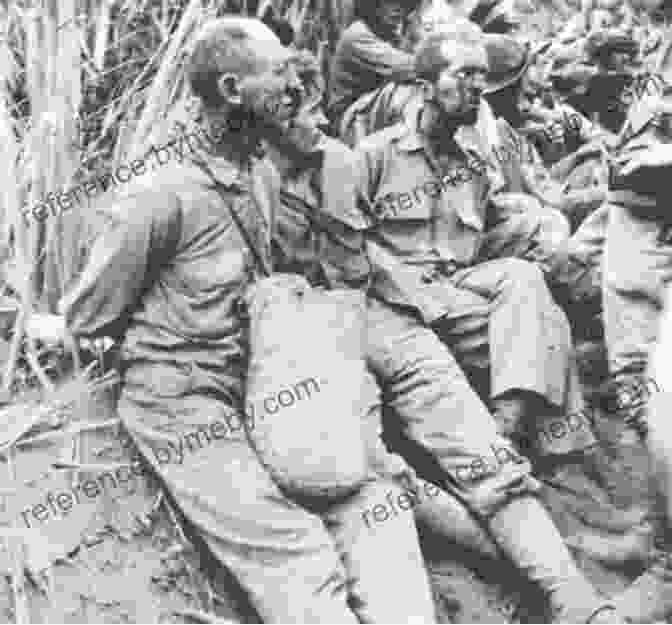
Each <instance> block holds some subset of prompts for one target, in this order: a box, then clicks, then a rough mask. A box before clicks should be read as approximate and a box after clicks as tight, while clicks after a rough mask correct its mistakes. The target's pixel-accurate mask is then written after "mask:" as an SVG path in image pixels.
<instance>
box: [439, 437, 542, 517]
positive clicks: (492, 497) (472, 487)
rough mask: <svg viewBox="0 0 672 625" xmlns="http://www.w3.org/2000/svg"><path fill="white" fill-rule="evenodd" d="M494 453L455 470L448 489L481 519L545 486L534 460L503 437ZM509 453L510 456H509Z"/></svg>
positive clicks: (448, 482) (447, 482)
mask: <svg viewBox="0 0 672 625" xmlns="http://www.w3.org/2000/svg"><path fill="white" fill-rule="evenodd" d="M499 445H500V446H499V447H493V453H491V454H489V456H486V455H484V456H483V457H479V458H477V459H476V460H473V461H472V462H471V464H470V465H466V466H464V467H463V468H462V469H459V468H457V469H455V470H454V471H452V472H451V477H452V479H449V480H447V481H446V488H447V490H448V491H449V492H451V493H453V494H454V495H455V496H456V497H457V498H458V499H460V500H461V501H463V502H464V503H465V505H466V506H467V507H468V508H469V509H470V510H471V511H472V513H473V514H474V515H476V516H477V517H479V518H481V519H487V518H489V517H491V516H492V515H493V514H495V513H496V512H497V511H498V510H499V509H500V508H501V507H502V506H504V505H506V503H507V502H509V501H510V500H511V499H513V498H515V497H519V496H520V495H525V494H529V495H533V494H535V493H538V492H539V490H540V488H541V485H540V483H539V482H538V481H537V480H536V479H535V478H534V477H532V475H531V471H532V466H531V464H530V461H529V460H528V459H527V458H525V457H523V456H521V455H520V454H518V453H517V452H516V451H515V450H513V449H512V448H511V447H510V445H509V444H508V443H505V442H504V441H503V439H502V443H500V444H499ZM504 452H506V453H504ZM505 456H506V457H505Z"/></svg>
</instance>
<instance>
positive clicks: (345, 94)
mask: <svg viewBox="0 0 672 625" xmlns="http://www.w3.org/2000/svg"><path fill="white" fill-rule="evenodd" d="M418 2H419V0H357V2H356V3H355V21H354V22H353V23H352V24H351V25H350V26H349V27H348V28H346V30H345V31H344V32H343V34H342V36H341V39H340V40H339V42H338V45H337V47H336V52H335V53H334V58H333V59H332V66H331V94H330V99H329V108H328V115H329V118H330V119H331V120H332V122H333V123H334V125H335V126H336V125H337V124H338V122H339V120H340V118H341V116H342V115H343V113H344V112H345V110H346V109H347V108H348V107H349V106H350V105H351V104H353V103H354V102H355V101H356V100H357V99H358V98H359V97H360V96H362V95H363V94H365V93H367V92H370V91H374V90H376V89H378V88H379V87H381V86H382V85H384V84H385V83H387V82H395V81H405V80H413V79H414V78H415V72H414V70H413V57H412V56H411V55H410V54H407V53H406V52H403V51H402V50H400V49H399V48H398V47H397V46H399V45H400V43H401V39H402V28H403V25H404V22H405V20H406V17H407V16H408V14H409V13H410V12H411V11H413V9H414V8H415V7H416V6H417V4H418Z"/></svg>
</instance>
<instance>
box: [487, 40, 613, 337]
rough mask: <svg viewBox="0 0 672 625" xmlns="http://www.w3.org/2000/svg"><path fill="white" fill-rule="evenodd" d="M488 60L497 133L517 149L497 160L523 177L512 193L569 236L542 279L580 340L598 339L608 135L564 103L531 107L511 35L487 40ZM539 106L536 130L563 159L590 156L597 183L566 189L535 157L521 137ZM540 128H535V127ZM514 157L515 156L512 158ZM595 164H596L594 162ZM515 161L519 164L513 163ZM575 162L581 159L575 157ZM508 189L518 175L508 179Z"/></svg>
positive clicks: (527, 57)
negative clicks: (537, 205)
mask: <svg viewBox="0 0 672 625" xmlns="http://www.w3.org/2000/svg"><path fill="white" fill-rule="evenodd" d="M486 49H487V51H488V59H489V60H490V61H491V63H492V65H491V67H490V71H489V73H488V86H487V87H486V90H485V94H486V98H487V100H488V102H490V104H491V105H492V109H493V112H494V113H495V115H497V116H498V117H499V118H500V119H499V127H500V129H501V131H502V132H503V133H504V134H505V136H507V137H508V140H509V144H510V145H512V146H515V149H510V150H509V151H508V152H507V154H506V157H507V158H506V159H500V165H501V167H502V168H503V169H504V170H509V171H511V170H512V168H513V167H512V166H513V165H514V164H515V169H513V171H520V172H522V173H523V174H524V175H523V176H519V177H518V178H520V181H519V182H518V183H517V185H518V186H516V187H514V189H516V190H522V191H525V192H527V193H530V194H532V195H534V196H536V197H538V198H539V199H540V200H541V201H542V204H543V205H544V207H545V210H546V211H547V215H546V217H545V221H546V223H547V225H546V227H547V229H549V230H555V231H559V232H564V231H565V230H564V229H565V228H566V225H565V224H563V223H562V218H560V220H559V219H558V218H559V217H561V216H560V215H558V211H559V212H561V213H562V214H563V215H564V216H565V217H566V218H567V219H569V220H570V226H571V230H572V231H575V232H574V233H573V234H572V235H571V236H570V237H565V238H564V239H563V240H562V241H561V243H560V244H559V246H558V247H557V250H558V252H557V254H558V257H559V258H561V259H563V260H562V262H556V263H554V264H553V266H552V270H551V271H549V272H547V273H546V277H547V279H548V281H549V285H550V287H551V289H552V291H553V293H554V295H555V296H556V298H557V299H558V301H559V302H560V303H561V304H562V305H563V307H564V308H565V310H566V311H567V313H568V315H569V317H570V320H571V321H572V326H573V327H574V328H575V331H576V333H577V335H579V336H581V337H589V336H595V335H600V334H601V332H602V330H601V320H600V317H599V313H600V312H601V275H602V274H601V267H602V250H603V244H604V236H605V232H606V207H605V206H604V201H605V199H606V174H605V175H604V176H602V177H603V178H605V181H604V183H603V184H596V183H598V182H599V180H600V177H599V166H600V161H601V160H603V159H602V153H603V152H604V148H603V147H601V146H602V145H603V144H602V141H603V140H606V138H607V134H606V133H604V132H601V131H600V130H599V129H598V128H597V127H595V126H594V125H592V124H590V122H588V120H586V119H585V118H584V117H583V116H582V115H580V114H579V113H578V112H576V111H575V110H573V109H572V108H571V107H570V106H569V105H566V104H558V105H555V106H554V107H553V109H545V107H543V105H541V104H540V103H533V100H534V99H535V94H534V89H533V86H532V85H531V79H530V76H529V67H530V64H531V62H532V60H531V56H532V55H531V54H530V52H529V51H528V50H526V48H525V47H524V46H523V45H522V44H520V43H518V42H517V41H516V40H514V39H513V38H511V37H506V36H490V37H488V38H487V39H486ZM533 106H534V107H536V108H537V109H542V108H544V109H545V110H544V111H543V112H542V113H540V114H537V115H535V118H536V120H539V119H540V118H541V119H543V121H542V123H540V124H538V125H539V126H540V127H541V129H542V130H543V131H544V132H546V129H548V128H552V129H553V133H554V134H555V136H556V137H557V138H558V139H559V141H558V142H557V146H558V148H559V149H561V152H560V153H559V154H557V156H561V155H563V154H567V155H569V157H570V158H571V156H572V155H571V154H570V152H571V151H573V150H576V149H577V148H579V147H580V146H581V145H585V146H586V147H585V148H584V154H585V156H586V158H587V157H589V156H591V155H592V157H593V160H592V161H590V162H589V163H588V164H587V166H590V167H591V172H592V174H593V175H594V176H595V177H596V179H595V180H593V181H590V183H589V184H587V185H586V187H585V188H583V189H577V190H575V191H566V190H565V188H564V187H563V186H561V185H560V183H559V182H557V181H556V180H554V179H553V178H552V177H551V176H550V175H549V173H548V171H547V170H546V167H545V166H544V163H543V162H542V161H541V159H540V157H539V154H538V153H537V151H536V149H535V147H534V146H533V145H532V144H531V142H530V141H528V140H527V139H526V136H523V135H522V134H521V133H520V132H518V131H519V130H520V129H526V128H527V129H529V125H528V122H529V119H530V116H531V115H530V111H531V109H532V108H533ZM535 123H537V122H535ZM514 154H515V156H516V157H517V158H516V159H514V158H513V155H514ZM595 159H597V164H596V163H595ZM514 160H515V161H516V162H515V163H514ZM576 160H577V162H579V159H578V157H577V159H576ZM508 178H509V180H511V181H512V183H513V182H514V181H515V177H514V176H513V175H512V173H511V174H509V175H508ZM566 232H567V234H569V231H566Z"/></svg>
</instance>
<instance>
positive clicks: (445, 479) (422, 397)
mask: <svg viewBox="0 0 672 625" xmlns="http://www.w3.org/2000/svg"><path fill="white" fill-rule="evenodd" d="M452 51H453V52H458V51H459V47H458V48H457V49H453V50H452ZM482 62H483V63H484V61H482ZM446 96H447V97H449V96H448V94H446ZM302 135H303V133H297V136H295V137H294V139H293V140H288V137H287V136H283V137H282V138H281V137H279V136H276V138H275V139H272V140H271V141H270V142H269V143H270V145H269V149H270V151H271V154H272V157H273V158H274V160H275V161H276V162H277V163H279V164H280V166H281V169H282V172H283V173H282V177H283V179H284V180H285V184H284V189H283V198H284V201H283V210H282V213H281V214H282V215H283V217H282V218H281V219H279V221H278V226H279V227H280V228H282V229H281V230H279V231H278V234H277V235H276V237H275V243H276V253H277V254H278V257H279V259H280V260H279V262H280V263H281V264H282V265H284V266H286V267H287V268H292V269H293V270H294V271H299V272H300V273H302V274H304V275H309V276H311V279H313V280H316V281H319V282H321V283H323V284H325V283H326V284H330V285H332V284H334V283H336V284H338V282H339V281H345V283H346V284H348V285H350V286H355V285H357V284H362V283H364V282H365V280H364V278H365V276H366V273H367V262H366V259H365V257H363V256H362V251H361V250H362V244H363V239H362V234H363V230H365V229H366V227H367V223H366V222H365V221H364V220H362V216H361V215H360V214H359V212H358V210H357V196H358V193H359V189H358V188H357V187H356V185H355V183H354V179H355V177H356V176H357V175H358V174H359V173H360V172H359V171H358V169H359V168H360V167H362V164H361V161H358V160H352V159H351V158H349V157H348V151H347V149H346V148H344V147H343V146H340V145H338V144H337V143H335V142H333V140H327V139H323V140H322V141H323V143H322V144H321V147H317V146H319V145H320V144H319V143H318V144H311V142H305V141H303V139H302V138H301V136H302ZM374 140H375V135H374ZM306 145H308V146H310V149H309V152H311V154H308V155H306V154H304V155H303V156H300V153H301V151H305V149H306V147H305V146H306ZM299 146H304V147H303V148H300V147H299ZM315 150H316V151H317V152H318V153H317V154H313V153H312V152H313V151H315ZM292 154H293V156H292ZM397 175H398V174H397ZM367 188H368V185H367ZM423 214H424V213H423ZM424 215H425V216H426V214H424ZM410 218H411V219H412V222H411V221H407V222H405V223H406V224H407V225H408V227H409V228H411V227H413V225H415V224H418V227H419V223H422V220H418V219H416V218H414V216H413V215H411V216H410ZM418 222H419V223H418ZM283 224H284V225H283ZM400 225H403V224H400ZM358 240H359V242H358ZM411 241H412V239H409V240H408V242H409V243H411ZM381 253H382V254H383V255H384V254H385V251H384V250H383V249H382V248H379V249H378V251H374V256H375V255H376V254H378V255H379V254H381ZM373 260H374V265H375V264H376V262H377V261H376V259H375V258H374V259H373ZM501 262H502V267H501V271H500V273H499V274H498V276H497V279H499V280H500V281H501V283H502V284H501V286H500V287H499V289H498V292H499V294H500V295H501V297H502V305H504V306H505V304H504V300H505V299H507V298H509V297H510V296H513V297H514V299H515V304H514V300H509V301H511V304H512V305H513V306H515V308H516V311H517V314H523V313H524V306H523V301H522V300H521V299H520V298H517V295H515V291H516V290H517V287H516V284H517V283H518V281H521V280H522V282H523V283H524V286H523V287H522V288H523V289H526V288H527V287H531V288H533V289H535V293H539V294H541V296H542V299H543V303H541V304H540V305H541V306H542V307H543V306H548V307H549V308H548V309H546V310H547V311H548V313H549V314H550V317H551V320H552V321H551V323H553V322H555V321H557V322H558V323H560V324H562V323H563V322H562V317H561V315H560V316H558V312H559V311H557V309H554V308H553V307H552V303H551V302H550V301H549V299H548V294H547V291H544V290H543V289H544V288H545V287H543V279H542V278H541V273H540V272H539V270H538V269H536V268H535V267H534V266H533V265H531V264H529V265H528V264H526V263H525V262H524V261H518V260H513V259H511V260H507V261H501ZM380 266H381V265H380V264H378V267H380ZM394 267H396V265H394ZM388 268H389V265H388ZM516 268H520V271H518V272H517V271H516ZM401 269H402V270H403V269H404V267H403V266H401ZM375 270H376V269H374V271H375ZM392 271H394V269H392ZM507 271H510V279H509V277H508V276H507V275H506V272H507ZM373 279H374V282H373V288H372V297H371V298H370V303H369V338H368V343H369V358H368V360H369V364H370V367H371V369H372V370H373V371H374V372H375V374H376V377H377V378H378V380H379V383H380V385H381V389H382V392H383V401H384V402H385V404H386V405H387V406H388V407H389V408H390V409H391V410H392V411H393V414H394V415H395V416H396V419H397V420H398V422H399V423H400V424H401V425H400V427H401V429H402V430H403V432H404V434H405V435H406V437H407V438H408V439H409V440H410V441H411V442H412V443H414V444H415V445H417V446H418V447H419V448H420V449H422V450H424V451H425V452H426V454H427V455H428V456H429V457H431V459H432V460H433V467H434V474H433V475H432V480H433V481H435V482H436V483H437V484H441V485H442V486H443V487H444V488H445V490H447V491H449V492H452V493H455V494H457V495H458V497H459V498H460V499H461V500H462V501H464V502H465V503H466V504H467V506H468V507H469V509H470V511H471V512H472V514H473V515H474V516H476V517H477V518H478V519H479V520H480V521H482V522H483V523H484V524H485V526H486V528H487V530H488V531H489V533H490V534H491V535H492V537H493V539H494V541H495V543H496V544H497V545H498V546H499V548H500V549H501V550H502V551H503V552H504V553H505V554H506V555H507V556H508V557H510V558H511V559H512V560H513V562H514V563H515V564H516V565H517V566H519V567H520V568H521V569H522V570H523V571H524V572H525V573H526V575H527V576H529V578H530V579H532V580H534V581H536V582H537V583H539V584H540V585H541V587H542V588H543V589H544V590H545V591H546V592H547V593H548V594H549V598H550V603H551V606H552V608H553V610H554V612H555V615H554V616H555V618H556V619H557V621H558V622H565V621H567V620H570V621H577V622H578V621H580V622H612V620H614V619H615V620H618V619H619V618H620V617H619V616H618V615H617V614H615V613H614V612H613V611H611V610H610V608H609V602H608V601H605V600H604V599H602V598H600V597H599V596H598V595H597V594H596V592H595V591H594V590H593V589H592V588H591V587H590V585H589V584H588V582H587V581H586V580H585V579H584V578H583V576H582V575H581V573H580V572H579V571H578V569H577V568H576V565H575V563H574V562H573V560H572V558H571V556H570V554H569V552H568V551H567V549H566V547H565V545H564V543H563V541H562V538H561V536H560V535H559V533H558V531H557V529H556V528H555V526H554V524H553V522H552V520H551V519H550V517H549V516H548V514H547V512H546V511H545V510H544V508H543V506H542V505H541V504H540V502H539V501H538V500H537V499H536V498H535V497H534V493H535V492H536V490H537V488H538V484H537V483H536V481H535V480H534V479H533V478H532V477H531V476H530V465H529V462H527V460H525V459H524V458H523V457H521V456H520V455H518V454H517V453H516V451H515V450H514V449H513V448H512V446H511V443H510V442H509V441H507V440H506V439H505V438H503V437H502V436H501V435H500V434H498V431H497V425H496V422H495V420H494V419H493V417H492V415H491V413H490V412H489V411H488V409H487V408H486V406H485V405H484V404H483V403H482V402H481V400H480V399H479V397H478V396H477V395H476V393H475V392H474V390H473V389H472V388H471V386H470V385H469V383H468V382H467V380H466V379H465V378H464V374H463V372H462V371H461V369H460V367H459V366H458V364H457V362H456V361H455V359H454V358H453V356H452V354H451V352H450V351H449V349H448V348H447V347H446V345H445V344H443V343H442V342H441V340H440V339H439V338H438V337H437V336H436V334H435V333H434V332H433V331H432V330H431V329H430V328H429V327H427V326H426V324H425V323H424V322H423V320H422V319H421V318H420V317H419V316H418V315H417V314H416V313H415V312H414V310H415V309H414V306H413V304H415V303H417V301H418V300H420V299H421V298H422V295H423V294H422V291H423V283H422V282H421V281H418V282H417V283H414V284H412V285H410V287H409V288H410V290H411V291H412V292H411V293H409V298H410V300H411V301H412V302H413V303H412V304H411V305H409V304H408V300H407V301H406V302H405V303H404V304H399V303H386V302H384V301H382V298H383V297H387V295H389V294H390V289H391V288H393V285H389V284H388V285H387V286H386V285H385V276H376V275H374V277H373ZM391 279H392V281H394V277H392V278H391ZM402 282H403V278H402ZM445 288H446V289H447V290H448V291H449V293H448V298H450V297H452V296H453V295H454V293H455V292H456V290H455V289H452V288H451V287H450V285H448V284H446V285H445ZM378 290H380V291H381V293H380V294H376V293H377V291H378ZM477 290H478V291H479V292H481V293H483V291H482V290H481V289H477ZM416 291H417V299H416V298H415V297H414V295H415V293H416ZM544 295H545V296H546V297H544ZM495 299H499V298H498V297H495ZM471 301H472V303H475V304H476V305H481V310H480V312H478V311H476V310H474V312H475V313H476V314H481V315H484V316H485V315H487V313H486V312H485V310H484V308H487V307H488V306H489V300H488V299H487V296H484V297H479V296H477V295H476V294H475V293H474V294H473V298H472V299H471ZM533 302H534V300H533V298H532V299H531V301H530V305H532V306H533V307H534V309H535V314H536V312H539V313H540V314H539V315H538V316H539V317H540V319H541V318H543V317H544V315H543V314H542V312H543V311H541V310H537V307H536V305H534V303H533ZM493 303H495V302H493ZM483 304H485V306H483ZM518 304H520V306H519V305H518ZM495 305H497V304H496V303H495ZM528 320H529V319H528ZM471 321H475V322H476V324H475V325H476V326H478V322H479V320H478V319H476V317H475V316H473V317H472V318H471ZM528 325H529V324H528ZM529 327H531V326H529ZM481 328H482V326H481ZM565 329H566V328H565ZM546 330H550V328H548V327H547V328H546ZM527 331H528V330H527V329H526V332H527ZM540 331H541V332H542V333H543V330H540ZM510 332H511V334H512V335H513V334H514V333H515V329H514V330H511V331H510ZM563 336H565V333H564V331H563ZM560 343H561V341H560ZM560 343H554V344H553V345H552V347H553V348H556V347H557V348H558V351H561V350H562V348H563V345H561V344H560ZM549 347H551V346H550V345H549ZM549 351H550V350H549ZM548 356H550V353H548V354H546V353H545V355H544V363H543V364H542V363H539V364H538V366H540V367H542V368H545V367H546V364H547V363H548V360H547V358H548ZM551 360H553V358H552V357H551ZM502 364H503V363H502ZM556 364H557V363H556ZM530 366H531V367H534V364H531V365H530ZM508 367H509V365H508V364H507V368H508ZM510 367H511V369H510V370H511V371H513V370H514V369H515V367H516V365H515V363H513V362H511V365H510ZM560 368H562V366H561V367H560ZM554 369H555V370H556V371H557V370H558V369H557V368H556V367H554ZM499 382H500V380H498V383H499ZM504 450H505V453H504V455H505V457H506V460H502V453H501V451H504ZM507 460H508V461H507ZM375 527H376V526H375V524H374V525H373V529H374V531H375ZM530 540H533V543H531V542H530Z"/></svg>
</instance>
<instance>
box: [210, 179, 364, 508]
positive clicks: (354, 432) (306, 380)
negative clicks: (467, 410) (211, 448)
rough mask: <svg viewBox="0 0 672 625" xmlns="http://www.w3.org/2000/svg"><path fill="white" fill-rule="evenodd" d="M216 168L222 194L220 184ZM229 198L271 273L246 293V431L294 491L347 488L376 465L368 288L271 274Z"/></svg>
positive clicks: (333, 494)
mask: <svg viewBox="0 0 672 625" xmlns="http://www.w3.org/2000/svg"><path fill="white" fill-rule="evenodd" d="M202 168H203V169H204V170H205V171H206V172H208V173H209V171H208V170H207V169H206V168H205V167H203V166H202ZM210 177H211V179H212V181H213V183H214V184H215V186H216V188H217V190H218V192H220V194H221V192H222V188H221V187H222V185H221V184H220V183H219V182H218V181H217V180H216V179H215V178H214V177H213V176H212V174H210ZM225 203H226V205H227V206H228V207H229V210H230V212H231V216H232V218H233V221H234V223H235V224H236V226H237V228H238V229H239V231H240V233H241V236H242V237H243V239H244V240H245V243H246V245H247V246H248V248H249V249H250V252H251V253H252V257H253V258H254V259H255V263H256V264H257V266H258V269H259V270H260V273H261V274H262V275H264V276H266V277H265V278H262V279H261V280H259V281H257V282H256V283H254V284H252V285H251V287H250V288H249V290H248V292H247V293H246V295H245V297H244V302H243V303H244V307H245V310H246V314H247V316H248V318H249V340H250V358H249V368H248V375H247V379H246V398H245V405H246V415H247V418H246V419H244V422H245V428H246V432H247V436H248V439H249V441H250V443H251V445H252V447H253V448H254V450H255V451H256V453H257V455H258V457H259V459H260V461H261V463H262V464H263V465H264V467H265V468H266V469H267V470H268V471H269V473H270V474H271V476H272V478H273V480H274V481H275V482H276V484H278V486H279V487H280V488H282V489H283V490H284V491H286V492H287V493H288V494H291V495H298V496H303V497H306V496H307V497H316V496H318V497H322V496H326V497H329V498H339V497H343V496H346V495H348V494H350V493H353V492H355V491H357V490H358V489H359V488H360V487H361V486H362V484H363V483H364V481H365V480H366V478H367V474H368V464H367V454H366V446H365V440H364V434H363V417H364V414H365V411H366V409H367V405H366V401H365V397H366V394H365V393H364V388H365V387H364V384H365V380H366V377H365V374H366V366H365V361H364V344H365V342H364V329H365V319H364V315H365V310H366V308H365V304H366V302H365V295H364V293H363V292H361V291H357V290H353V289H342V290H333V291H324V290H321V289H314V288H312V287H311V286H310V284H309V283H308V282H307V281H306V279H305V278H303V276H300V275H296V274H274V275H270V268H269V267H268V266H267V263H265V262H264V259H263V256H262V255H261V253H260V252H259V251H258V250H257V249H256V247H255V246H254V243H253V239H252V237H251V236H250V235H249V233H248V232H247V231H246V229H245V227H244V225H243V223H242V221H241V219H240V218H239V216H238V215H237V214H236V211H235V209H234V208H233V207H232V206H230V203H229V202H226V200H225Z"/></svg>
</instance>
